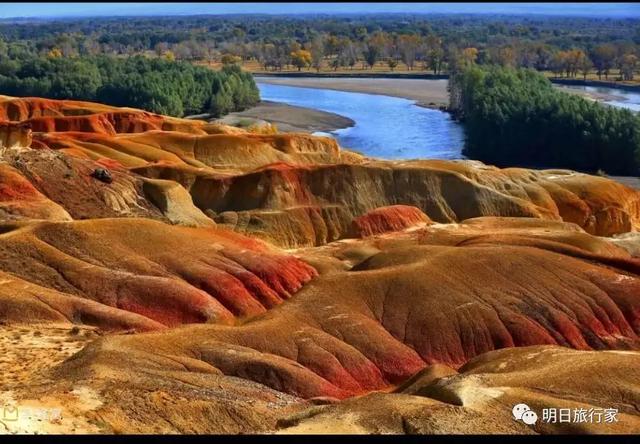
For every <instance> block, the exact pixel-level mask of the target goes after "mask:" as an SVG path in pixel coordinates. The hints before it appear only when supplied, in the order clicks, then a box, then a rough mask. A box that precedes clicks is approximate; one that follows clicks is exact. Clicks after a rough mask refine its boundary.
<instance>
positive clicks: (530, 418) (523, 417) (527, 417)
mask: <svg viewBox="0 0 640 444" xmlns="http://www.w3.org/2000/svg"><path fill="white" fill-rule="evenodd" d="M512 413H513V417H514V418H515V419H516V421H522V422H524V423H525V424H527V425H534V424H535V423H536V422H537V421H538V415H537V414H536V412H534V411H533V410H531V409H530V408H529V406H528V405H527V404H516V405H514V406H513V410H512Z"/></svg>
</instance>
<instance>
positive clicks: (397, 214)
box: [350, 205, 431, 237]
mask: <svg viewBox="0 0 640 444" xmlns="http://www.w3.org/2000/svg"><path fill="white" fill-rule="evenodd" d="M429 222H431V219H429V217H428V216H427V215H426V214H424V213H423V212H422V211H420V209H418V208H416V207H410V206H407V205H392V206H389V207H381V208H376V209H375V210H372V211H369V212H368V213H366V214H363V215H362V216H360V217H357V218H355V219H354V220H353V221H352V222H351V232H350V235H351V236H353V237H368V236H373V235H375V234H381V233H386V232H388V231H400V230H404V229H405V228H409V227H411V226H414V225H417V224H420V223H429Z"/></svg>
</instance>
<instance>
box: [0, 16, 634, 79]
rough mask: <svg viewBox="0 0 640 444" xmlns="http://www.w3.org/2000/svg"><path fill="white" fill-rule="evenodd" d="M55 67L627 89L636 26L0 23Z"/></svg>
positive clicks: (494, 21) (381, 20)
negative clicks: (367, 73) (538, 80)
mask: <svg viewBox="0 0 640 444" xmlns="http://www.w3.org/2000/svg"><path fill="white" fill-rule="evenodd" d="M11 45H18V46H20V47H21V48H22V50H25V51H29V52H31V53H33V54H39V55H45V54H48V53H50V52H51V51H54V52H56V53H59V54H61V55H62V56H64V57H77V56H93V55H111V56H132V55H140V54H143V55H147V56H149V57H167V58H172V59H173V58H175V60H182V61H189V62H197V63H224V61H225V60H233V59H237V60H238V61H239V62H240V63H242V64H243V65H246V66H247V67H250V68H251V69H253V70H269V71H282V70H283V69H315V70H318V71H319V70H321V69H324V70H328V71H335V70H338V69H343V70H353V69H364V70H367V69H369V70H370V69H373V68H374V67H378V69H380V68H382V69H386V70H391V71H393V70H394V69H405V70H409V71H413V70H416V71H426V72H430V73H434V74H442V73H446V72H447V71H448V70H449V69H450V68H452V67H453V65H455V64H456V62H457V59H459V58H460V57H461V56H462V53H463V51H464V50H465V49H469V50H471V49H473V51H467V53H466V56H467V57H468V56H472V57H473V59H474V61H475V62H477V63H478V64H487V65H488V64H499V65H502V66H510V67H524V68H533V69H536V70H538V71H544V72H547V73H550V74H553V75H555V76H558V77H565V76H566V77H577V76H581V77H584V78H586V77H587V76H588V75H590V76H592V77H593V76H597V77H598V78H602V77H604V78H605V79H612V80H616V79H618V78H619V79H620V80H623V81H630V80H633V78H634V75H635V74H636V73H637V70H638V65H639V58H640V52H639V46H638V45H640V21H639V20H637V19H632V18H589V17H549V16H505V15H495V16H490V15H465V14H456V15H446V14H429V15H426V14H385V15H380V14H360V15H341V16H335V15H333V16H329V15H299V16H293V15H289V16H287V15H279V16H269V15H226V16H191V17H188V16H185V17H153V18H149V17H127V18H82V19H66V20H64V19H57V20H35V19H31V20H28V19H24V20H7V21H2V20H0V53H1V52H2V50H3V47H5V49H6V47H7V46H11Z"/></svg>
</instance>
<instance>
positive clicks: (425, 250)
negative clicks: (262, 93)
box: [68, 219, 640, 398]
mask: <svg viewBox="0 0 640 444" xmlns="http://www.w3.org/2000/svg"><path fill="white" fill-rule="evenodd" d="M329 247H331V248H329ZM329 247H325V248H322V249H319V250H318V249H310V250H305V251H302V252H300V254H301V255H302V256H303V257H305V258H306V260H307V261H309V262H310V263H313V264H314V265H315V266H316V268H317V269H319V270H321V271H322V274H321V275H320V276H319V277H316V278H315V279H313V280H312V281H311V282H309V283H308V284H307V285H306V286H304V287H303V288H302V290H300V291H299V292H298V293H297V294H296V295H295V297H293V298H292V299H290V300H288V301H287V302H285V303H284V304H280V305H277V306H275V307H273V308H272V309H271V310H269V311H268V312H266V313H264V314H262V315H260V316H257V317H254V318H251V319H248V320H246V321H244V322H242V323H241V324H240V325H235V326H225V325H200V326H185V327H180V328H175V329H172V330H169V331H163V332H159V333H153V334H140V335H134V336H113V337H107V338H104V339H102V340H100V341H98V342H95V343H93V344H91V345H90V346H88V347H87V348H86V349H85V350H84V352H83V353H82V354H81V355H79V356H77V358H76V359H75V361H74V362H69V363H68V366H73V367H77V366H81V367H82V368H92V367H93V366H99V367H101V368H103V367H104V366H108V367H111V368H117V369H120V370H118V371H124V372H127V371H128V370H125V369H137V371H142V369H145V368H152V367H153V368H156V369H157V368H158V367H157V363H158V362H166V364H165V365H164V366H162V367H161V368H162V371H166V372H170V371H174V370H176V369H178V368H179V365H178V364H175V363H170V362H169V361H168V359H169V357H172V359H176V357H179V359H180V360H183V359H186V358H190V359H193V358H194V357H195V359H196V360H197V361H200V363H198V365H199V366H201V367H203V368H209V369H210V371H211V372H216V373H217V372H222V373H223V374H224V375H228V376H237V377H241V378H244V379H249V380H252V381H256V382H259V383H261V384H264V385H266V386H268V387H270V388H272V389H275V390H278V391H282V392H285V393H289V394H292V395H296V396H300V397H303V398H313V397H318V396H330V397H335V398H345V397H349V396H353V395H357V394H362V393H366V392H369V391H372V390H380V389H388V388H389V387H392V386H394V385H396V384H400V383H402V382H403V381H405V380H406V379H407V378H409V377H411V376H412V375H413V374H415V373H416V372H418V371H420V370H421V369H423V368H425V367H426V366H427V365H430V364H435V363H441V364H446V365H448V366H451V367H453V368H458V367H460V366H462V365H464V364H465V363H466V362H467V361H469V360H470V359H472V358H474V357H475V356H478V355H481V354H483V353H486V352H488V351H491V350H495V349H500V348H505V347H521V346H530V345H562V346H565V347H571V348H574V349H578V350H602V349H621V350H638V349H640V338H639V336H638V335H639V334H640V299H638V294H640V260H638V259H634V258H632V257H631V256H630V255H629V254H628V253H627V252H626V251H624V250H622V249H620V248H618V247H615V246H614V245H612V244H610V243H609V242H607V241H606V240H602V239H600V238H596V237H593V236H591V235H589V234H586V233H584V232H583V231H582V230H580V229H579V228H577V227H576V226H575V225H571V224H562V223H558V222H548V221H536V220H535V219H510V220H499V221H496V220H493V219H488V220H485V219H478V220H474V221H470V222H469V223H463V224H460V226H457V227H455V226H436V225H432V226H428V227H425V228H422V229H420V230H414V231H412V232H407V233H404V234H402V235H399V234H397V233H396V234H391V235H385V236H382V237H373V238H369V239H368V240H366V241H363V240H360V241H351V242H343V243H340V244H336V245H333V246H329Z"/></svg>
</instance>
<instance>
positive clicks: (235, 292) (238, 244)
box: [0, 219, 315, 325]
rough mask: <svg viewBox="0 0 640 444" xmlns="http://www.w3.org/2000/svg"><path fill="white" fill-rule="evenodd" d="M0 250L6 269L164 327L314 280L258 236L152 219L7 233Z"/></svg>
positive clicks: (204, 318) (223, 314)
mask: <svg viewBox="0 0 640 444" xmlns="http://www.w3.org/2000/svg"><path fill="white" fill-rule="evenodd" d="M10 228H11V227H8V229H10ZM0 251H1V252H2V253H1V254H0V269H1V270H4V272H5V273H11V274H13V275H14V276H16V277H19V278H20V279H22V280H24V281H27V282H30V283H33V284H35V285H38V286H41V287H48V288H51V289H53V290H55V291H57V292H59V293H65V294H68V295H73V296H74V297H75V298H74V300H76V299H77V298H79V297H80V298H86V299H89V300H93V301H96V302H99V303H100V304H102V305H104V306H107V307H114V308H118V309H120V310H125V311H128V312H131V313H135V314H137V315H140V316H143V317H144V318H146V319H147V321H149V320H152V321H155V322H156V323H159V324H163V325H177V324H183V323H193V322H232V321H233V319H234V318H235V317H246V316H255V315H256V314H260V313H264V312H265V311H266V310H267V309H269V308H272V307H274V306H276V305H278V304H280V303H281V302H282V301H283V300H285V299H287V298H289V297H290V296H291V295H292V294H294V293H295V292H296V291H298V290H299V289H300V288H301V287H302V285H303V284H304V283H305V282H307V281H309V280H310V279H311V278H312V277H313V276H315V271H314V270H313V268H311V267H310V266H308V265H306V264H304V263H303V262H301V261H300V260H298V259H295V258H293V257H289V256H285V255H280V254H277V253H275V252H270V251H269V249H268V248H267V247H266V246H264V245H263V244H262V243H261V242H259V241H256V240H253V239H248V238H245V237H243V236H241V235H238V234H235V233H232V232H228V231H226V230H220V229H215V228H211V229H200V230H197V229H189V228H181V227H171V226H169V225H166V224H163V223H160V222H153V221H150V220H147V219H96V220H94V221H86V222H74V223H72V224H51V223H42V224H34V225H31V226H29V227H28V228H24V229H21V230H18V229H15V230H13V231H9V232H8V233H5V234H4V235H3V236H2V238H1V239H0ZM13 302H18V301H16V300H14V301H13ZM72 302H73V301H70V302H68V303H69V304H71V303H72ZM94 305H95V304H94ZM103 311H104V310H103ZM69 320H72V319H69ZM24 321H27V319H24ZM84 322H87V323H91V320H90V319H84ZM101 322H105V321H104V319H103V320H102V321H101ZM147 323H148V322H147ZM115 324H116V325H117V324H118V323H117V322H116V323H115Z"/></svg>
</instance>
